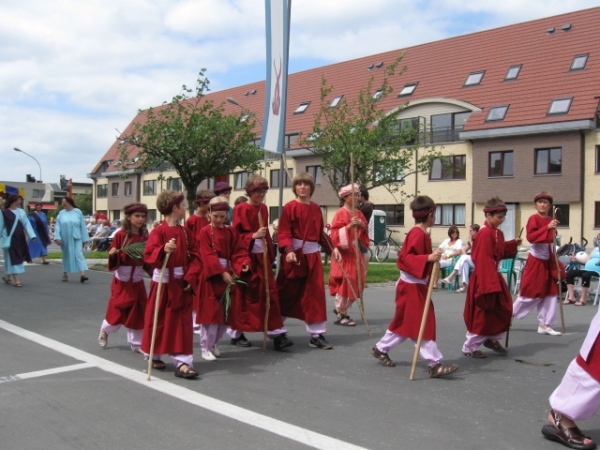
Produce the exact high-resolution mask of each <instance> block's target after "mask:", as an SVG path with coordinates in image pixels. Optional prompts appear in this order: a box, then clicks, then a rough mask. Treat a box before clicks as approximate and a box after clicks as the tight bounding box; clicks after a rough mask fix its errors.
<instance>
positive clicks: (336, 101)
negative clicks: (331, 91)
mask: <svg viewBox="0 0 600 450" xmlns="http://www.w3.org/2000/svg"><path fill="white" fill-rule="evenodd" d="M342 98H344V96H343V95H338V96H337V97H336V98H334V99H333V100H331V103H330V104H329V107H330V108H335V107H336V106H337V105H339V104H340V102H341V101H342Z"/></svg>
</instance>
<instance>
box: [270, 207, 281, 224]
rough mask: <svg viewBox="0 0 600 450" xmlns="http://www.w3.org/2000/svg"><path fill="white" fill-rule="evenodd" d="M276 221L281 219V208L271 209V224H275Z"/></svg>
mask: <svg viewBox="0 0 600 450" xmlns="http://www.w3.org/2000/svg"><path fill="white" fill-rule="evenodd" d="M275 219H279V206H270V207H269V222H271V223H273V221H274V220H275Z"/></svg>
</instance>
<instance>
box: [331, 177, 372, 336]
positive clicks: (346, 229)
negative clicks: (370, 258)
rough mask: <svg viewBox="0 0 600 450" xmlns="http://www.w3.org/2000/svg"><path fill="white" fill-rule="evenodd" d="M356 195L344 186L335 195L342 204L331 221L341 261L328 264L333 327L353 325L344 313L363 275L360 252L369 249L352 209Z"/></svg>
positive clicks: (360, 221)
mask: <svg viewBox="0 0 600 450" xmlns="http://www.w3.org/2000/svg"><path fill="white" fill-rule="evenodd" d="M359 192H360V191H359V186H358V185H357V184H355V185H354V186H352V185H348V186H344V187H343V188H341V189H340V190H339V192H338V196H339V197H340V199H342V200H343V202H344V204H343V205H342V207H341V208H340V209H339V210H338V211H337V212H336V213H335V216H333V220H332V222H331V241H332V243H333V245H334V246H335V248H337V249H338V251H339V252H340V255H341V257H342V258H341V261H339V262H338V263H333V264H331V272H330V273H329V293H330V294H331V295H333V296H335V310H336V313H337V320H336V321H335V322H334V324H336V325H343V326H347V327H353V326H356V322H355V321H354V320H352V318H351V317H350V316H349V315H347V311H348V309H350V307H351V306H352V304H353V303H354V302H355V301H356V299H357V298H358V297H360V296H361V294H362V291H363V289H364V286H365V278H366V276H367V270H366V265H365V261H364V258H363V256H362V252H363V250H364V251H365V252H366V251H367V249H368V247H369V232H368V229H367V228H368V224H367V219H366V218H365V216H364V215H363V213H362V212H361V211H360V210H359V209H357V208H356V204H357V200H358V199H357V197H358V195H359ZM357 242H358V245H357ZM357 250H358V256H357ZM357 262H358V266H357ZM344 274H345V276H344Z"/></svg>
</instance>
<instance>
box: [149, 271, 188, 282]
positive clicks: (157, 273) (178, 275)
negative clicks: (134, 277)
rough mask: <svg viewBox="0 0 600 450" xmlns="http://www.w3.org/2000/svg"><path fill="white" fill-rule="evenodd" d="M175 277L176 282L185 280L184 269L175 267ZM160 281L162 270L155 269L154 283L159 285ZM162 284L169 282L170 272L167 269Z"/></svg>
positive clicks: (153, 274) (153, 273)
mask: <svg viewBox="0 0 600 450" xmlns="http://www.w3.org/2000/svg"><path fill="white" fill-rule="evenodd" d="M173 276H174V277H175V279H176V280H177V279H180V278H183V267H174V268H173ZM159 280H160V269H154V272H152V281H154V282H156V283H158V282H159ZM162 282H163V284H165V283H168V282H169V271H168V270H166V269H165V273H164V274H163V277H162Z"/></svg>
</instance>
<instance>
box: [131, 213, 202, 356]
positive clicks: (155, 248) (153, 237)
mask: <svg viewBox="0 0 600 450" xmlns="http://www.w3.org/2000/svg"><path fill="white" fill-rule="evenodd" d="M172 238H175V241H176V242H175V244H176V246H177V248H176V249H175V251H174V252H173V253H171V256H170V257H169V262H168V264H167V267H166V269H165V271H167V270H168V272H169V282H168V283H164V284H163V285H162V291H161V298H160V302H159V313H158V325H157V327H156V341H155V346H154V353H155V354H163V353H169V354H183V355H191V354H192V353H193V352H194V349H193V337H194V333H193V329H192V303H193V295H192V292H185V291H184V290H183V289H184V287H185V286H186V285H188V284H191V285H192V286H193V284H194V280H195V279H196V278H197V277H198V273H199V271H200V264H199V259H198V258H199V256H200V255H199V253H198V246H197V244H196V239H195V238H194V236H192V235H191V234H190V233H187V232H186V231H185V229H184V227H182V226H180V225H177V226H173V227H171V226H169V224H168V223H167V222H166V221H163V222H162V223H161V224H160V225H159V226H157V227H155V228H154V229H153V230H152V233H151V234H150V237H149V239H148V243H147V244H146V249H145V251H144V260H145V261H146V263H147V264H149V265H150V267H152V268H153V269H158V270H159V271H160V269H161V267H162V265H163V262H164V260H165V257H166V253H165V251H164V246H165V244H166V243H167V242H169V241H170V240H171V239H172ZM174 267H183V268H184V270H183V278H180V279H175V278H174V276H173V268H174ZM157 289H158V283H157V282H155V281H152V283H151V284H150V295H149V296H148V307H147V308H146V318H145V326H144V337H143V339H142V351H144V352H145V353H150V342H151V339H152V327H153V322H154V307H155V301H156V300H155V299H156V294H157Z"/></svg>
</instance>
